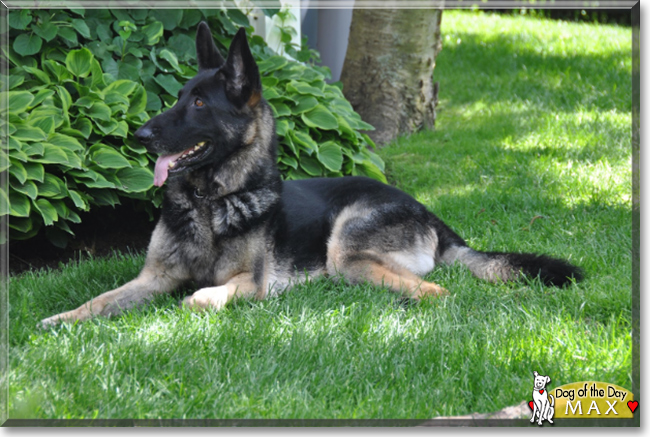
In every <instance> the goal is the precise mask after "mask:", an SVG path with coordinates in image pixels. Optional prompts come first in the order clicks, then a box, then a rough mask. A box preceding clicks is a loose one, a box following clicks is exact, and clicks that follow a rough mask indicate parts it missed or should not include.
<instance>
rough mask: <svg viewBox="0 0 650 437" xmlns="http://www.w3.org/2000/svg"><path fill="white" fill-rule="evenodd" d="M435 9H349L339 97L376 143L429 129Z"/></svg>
mask: <svg viewBox="0 0 650 437" xmlns="http://www.w3.org/2000/svg"><path fill="white" fill-rule="evenodd" d="M441 18H442V10H441V9H399V10H390V9H378V10H372V9H355V10H354V12H353V13H352V25H351V28H350V38H349V43H348V51H347V54H346V56H345V62H344V64H343V71H342V73H341V82H342V83H343V93H344V94H345V97H346V98H347V99H348V100H349V101H350V103H351V104H352V106H353V107H354V109H355V111H357V112H358V113H359V115H361V118H362V119H363V120H364V121H366V122H367V123H370V124H372V125H373V126H374V127H375V129H376V130H375V131H372V132H368V135H369V136H370V138H372V139H373V141H375V142H376V143H377V144H378V145H384V144H386V143H388V142H390V141H391V140H393V139H394V138H396V137H397V136H398V135H400V134H410V133H413V132H416V131H418V130H420V129H423V128H425V129H432V128H433V127H434V125H435V118H436V115H435V108H436V105H437V103H438V84H437V83H435V84H434V83H433V69H434V67H435V64H436V56H437V54H438V52H439V51H440V49H441V47H442V44H441V40H440V20H441Z"/></svg>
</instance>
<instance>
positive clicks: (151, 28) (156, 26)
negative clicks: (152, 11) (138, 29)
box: [142, 21, 164, 45]
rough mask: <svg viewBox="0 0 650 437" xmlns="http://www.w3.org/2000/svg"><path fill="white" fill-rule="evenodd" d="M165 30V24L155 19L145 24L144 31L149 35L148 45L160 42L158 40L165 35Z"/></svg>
mask: <svg viewBox="0 0 650 437" xmlns="http://www.w3.org/2000/svg"><path fill="white" fill-rule="evenodd" d="M163 31H164V28H163V24H162V23H161V22H160V21H154V22H153V23H150V24H147V25H146V26H144V27H143V28H142V32H144V34H145V36H146V37H147V45H154V44H158V41H159V40H160V38H161V37H162V36H163Z"/></svg>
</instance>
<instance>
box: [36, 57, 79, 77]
mask: <svg viewBox="0 0 650 437" xmlns="http://www.w3.org/2000/svg"><path fill="white" fill-rule="evenodd" d="M43 66H44V67H45V70H47V71H48V72H49V74H50V75H51V76H52V77H53V78H55V79H56V80H57V81H58V82H64V81H66V80H68V79H72V77H73V76H72V74H70V72H69V71H68V69H67V68H65V67H64V66H63V64H59V63H58V62H56V61H53V60H47V61H43Z"/></svg>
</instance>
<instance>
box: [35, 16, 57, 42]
mask: <svg viewBox="0 0 650 437" xmlns="http://www.w3.org/2000/svg"><path fill="white" fill-rule="evenodd" d="M32 30H33V31H34V33H35V34H36V35H38V36H40V37H41V38H43V39H44V40H45V41H47V42H50V41H52V40H53V39H54V38H55V37H56V34H57V32H58V28H57V27H56V26H55V25H54V24H52V23H50V22H49V21H48V22H47V23H41V24H39V25H37V26H32Z"/></svg>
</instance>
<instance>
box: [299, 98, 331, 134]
mask: <svg viewBox="0 0 650 437" xmlns="http://www.w3.org/2000/svg"><path fill="white" fill-rule="evenodd" d="M300 118H302V121H304V122H305V124H306V125H307V126H309V127H314V128H318V129H323V130H332V129H336V128H337V127H338V126H339V125H338V123H337V121H336V118H334V116H333V115H332V113H331V112H330V111H329V110H328V109H327V108H325V107H324V106H323V105H320V104H319V105H317V106H316V107H315V108H314V109H312V110H311V111H308V112H305V113H303V114H302V115H301V116H300Z"/></svg>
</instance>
